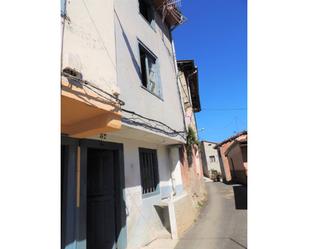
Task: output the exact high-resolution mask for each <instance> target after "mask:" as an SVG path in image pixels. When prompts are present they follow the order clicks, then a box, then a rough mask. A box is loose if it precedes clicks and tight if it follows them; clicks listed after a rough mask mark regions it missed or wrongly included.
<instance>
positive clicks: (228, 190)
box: [175, 182, 247, 249]
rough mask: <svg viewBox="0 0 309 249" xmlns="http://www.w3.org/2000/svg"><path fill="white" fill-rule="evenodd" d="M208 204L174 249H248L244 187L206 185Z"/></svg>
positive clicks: (219, 183) (214, 183)
mask: <svg viewBox="0 0 309 249" xmlns="http://www.w3.org/2000/svg"><path fill="white" fill-rule="evenodd" d="M206 186H207V192H208V201H207V204H206V205H205V207H204V208H203V210H201V213H200V216H199V217H198V219H197V221H196V223H195V224H194V225H193V226H192V227H191V228H190V229H189V230H188V231H187V232H186V233H185V234H184V236H182V238H181V239H180V240H179V242H178V244H177V245H176V247H175V248H176V249H243V248H247V187H245V186H241V185H226V184H224V183H221V182H208V183H206Z"/></svg>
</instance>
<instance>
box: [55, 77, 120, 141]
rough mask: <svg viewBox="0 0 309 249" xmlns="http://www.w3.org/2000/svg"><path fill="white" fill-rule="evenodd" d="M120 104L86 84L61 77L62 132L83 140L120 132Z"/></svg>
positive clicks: (71, 78) (110, 96) (74, 79)
mask: <svg viewBox="0 0 309 249" xmlns="http://www.w3.org/2000/svg"><path fill="white" fill-rule="evenodd" d="M120 104H121V102H120V101H117V98H115V97H113V95H112V94H108V93H105V92H104V91H102V90H101V89H99V88H97V87H95V86H93V85H91V84H90V83H89V82H88V83H87V82H86V81H82V80H78V79H77V78H74V77H71V76H70V75H65V76H62V78H61V133H62V134H66V135H68V136H70V137H76V138H85V137H91V136H95V135H97V134H100V133H105V132H113V131H118V130H120V129H121V111H120V110H121V108H120Z"/></svg>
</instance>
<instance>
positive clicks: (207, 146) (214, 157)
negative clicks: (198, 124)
mask: <svg viewBox="0 0 309 249" xmlns="http://www.w3.org/2000/svg"><path fill="white" fill-rule="evenodd" d="M202 145H203V150H204V153H205V160H206V166H207V169H206V171H207V173H208V174H209V173H210V171H211V170H216V171H217V172H219V173H222V172H221V162H220V158H219V154H218V150H217V149H216V148H214V147H215V146H216V145H217V143H214V142H209V141H202Z"/></svg>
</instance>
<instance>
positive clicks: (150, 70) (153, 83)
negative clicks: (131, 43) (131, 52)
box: [139, 44, 162, 98]
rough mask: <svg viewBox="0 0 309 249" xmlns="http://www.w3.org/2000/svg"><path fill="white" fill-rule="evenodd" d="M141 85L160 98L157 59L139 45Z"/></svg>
mask: <svg viewBox="0 0 309 249" xmlns="http://www.w3.org/2000/svg"><path fill="white" fill-rule="evenodd" d="M139 52H140V62H141V81H142V85H143V86H144V87H145V88H146V89H147V90H148V91H150V92H151V93H153V94H155V95H156V96H158V97H160V98H162V91H161V85H160V74H159V65H158V64H159V63H158V60H157V58H156V57H155V56H154V55H153V54H152V53H150V52H149V50H148V49H146V48H145V47H144V46H142V45H141V44H139Z"/></svg>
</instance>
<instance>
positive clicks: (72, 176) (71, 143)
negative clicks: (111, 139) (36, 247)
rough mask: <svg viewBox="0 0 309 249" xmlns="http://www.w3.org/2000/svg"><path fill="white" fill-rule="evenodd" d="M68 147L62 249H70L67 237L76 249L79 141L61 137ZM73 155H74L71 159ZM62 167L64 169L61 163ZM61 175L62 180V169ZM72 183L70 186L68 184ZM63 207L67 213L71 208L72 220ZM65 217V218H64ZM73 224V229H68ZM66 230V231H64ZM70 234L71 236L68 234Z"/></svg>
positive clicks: (62, 217) (62, 221) (62, 143)
mask: <svg viewBox="0 0 309 249" xmlns="http://www.w3.org/2000/svg"><path fill="white" fill-rule="evenodd" d="M62 145H64V146H68V153H69V154H68V160H69V162H68V168H67V169H66V170H67V172H66V173H67V174H68V175H65V176H67V177H66V178H64V179H63V181H64V182H63V183H62V184H63V185H64V189H63V191H64V193H61V205H60V212H61V216H60V217H61V248H68V246H69V245H66V244H65V243H64V242H65V241H66V239H67V237H68V236H70V240H72V244H71V245H70V246H69V248H75V247H76V233H77V226H76V219H77V214H78V210H77V208H76V162H77V149H78V140H76V139H73V138H70V137H66V136H61V146H62ZM71 155H73V156H72V157H71ZM60 167H62V165H61V163H60ZM60 172H61V173H60V174H61V178H62V169H61V171H60ZM68 181H70V184H69V183H68ZM62 194H65V195H67V194H69V195H70V196H69V200H71V201H69V203H68V202H67V200H66V201H65V202H64V203H63V199H62ZM67 197H68V196H67ZM62 205H64V209H65V210H66V211H65V212H67V211H68V210H67V209H68V208H70V212H73V217H72V216H71V217H70V219H68V216H67V215H64V214H63V213H62ZM63 215H64V216H63ZM69 224H70V225H72V224H75V225H73V227H67V226H70V225H69ZM63 229H64V231H63ZM67 232H69V234H67Z"/></svg>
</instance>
